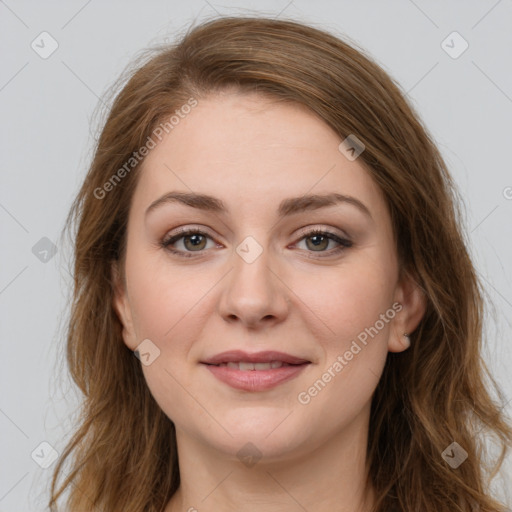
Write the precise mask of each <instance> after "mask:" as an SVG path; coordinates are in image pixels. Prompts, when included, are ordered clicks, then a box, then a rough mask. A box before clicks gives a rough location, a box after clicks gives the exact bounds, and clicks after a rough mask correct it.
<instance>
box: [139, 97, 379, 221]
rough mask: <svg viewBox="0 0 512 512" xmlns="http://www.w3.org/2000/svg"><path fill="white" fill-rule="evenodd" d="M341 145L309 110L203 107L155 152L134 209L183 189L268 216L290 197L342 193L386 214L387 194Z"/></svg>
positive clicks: (260, 100)
mask: <svg viewBox="0 0 512 512" xmlns="http://www.w3.org/2000/svg"><path fill="white" fill-rule="evenodd" d="M341 141H342V139H341V138H340V137H339V136H338V135H337V134H336V133H335V132H334V131H333V130H332V129H331V128H330V127H329V126H328V125H327V124H326V123H325V122H324V121H323V120H322V119H320V118H319V117H318V116H317V115H316V114H314V113H313V112H312V111H310V110H308V109H307V108H306V107H304V106H302V105H297V104H293V103H282V102H281V103H279V102H277V101H275V100H273V99H271V98H270V99H269V98H268V97H265V96H262V95H259V94H256V93H249V94H247V93H219V94H215V95H211V96H208V97H206V98H204V99H200V100H198V104H197V106H196V107H195V108H193V109H192V110H191V111H190V112H189V113H188V114H187V115H186V116H183V117H182V118H180V120H179V123H178V124H176V125H175V126H174V128H173V129H172V130H170V131H169V133H168V134H166V135H164V136H163V138H162V140H161V141H160V142H158V144H157V145H156V147H155V148H154V149H152V150H151V151H150V153H149V154H148V156H147V157H146V159H145V160H144V162H143V165H142V167H141V169H140V172H141V176H140V180H139V183H138V186H137V189H136V192H135V197H134V201H133V207H134V208H139V207H140V208H143V207H147V206H148V205H149V204H150V203H151V202H152V201H154V200H155V199H156V198H157V197H159V196H160V195H162V194H164V193H166V192H169V191H172V190H180V191H184V192H192V191H193V192H197V193H204V194H209V195H214V196H216V197H219V198H220V199H222V201H223V202H224V203H226V204H227V205H229V206H233V209H235V208H236V207H238V213H240V209H241V208H249V207H250V206H251V205H252V206H254V207H255V208H258V206H261V207H262V208H264V209H267V208H268V207H269V205H270V204H272V203H275V205H276V207H277V204H278V203H280V202H281V201H282V199H283V198H287V197H292V196H293V197H295V196H301V195H305V194H325V193H331V192H337V193H340V194H347V195H351V196H356V197H357V198H358V199H360V200H361V201H362V202H364V203H365V204H367V206H368V208H369V209H370V210H371V211H372V215H374V216H376V217H379V216H381V215H385V214H386V211H385V210H386V208H385V204H384V200H383V197H382V194H381V191H380V189H379V188H378V186H377V185H376V184H375V183H374V181H373V180H372V179H371V177H370V175H369V173H368V171H367V170H366V169H365V167H364V166H363V164H362V162H361V161H358V160H357V159H356V160H354V161H350V160H348V159H347V158H346V156H345V155H344V154H343V153H342V152H340V150H339V144H340V142H341Z"/></svg>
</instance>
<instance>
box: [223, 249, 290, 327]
mask: <svg viewBox="0 0 512 512" xmlns="http://www.w3.org/2000/svg"><path fill="white" fill-rule="evenodd" d="M267 255H268V251H267V250H264V251H263V252H262V254H260V256H259V257H258V258H257V259H256V260H254V261H252V262H248V261H245V260H244V259H243V258H242V257H240V256H239V254H238V253H236V252H234V253H233V268H232V270H231V271H230V272H229V274H228V275H227V276H226V278H225V279H224V280H223V281H222V282H223V290H222V295H221V298H220V300H219V305H218V311H219V314H220V315H221V317H222V318H223V319H224V320H225V321H226V322H229V323H239V324H241V325H243V326H244V327H246V328H248V329H251V330H257V329H265V328H268V327H270V326H272V325H276V324H278V323H280V322H282V321H283V320H284V319H285V318H286V316H287V314H288V310H289V304H290V299H289V298H288V294H289V293H291V292H290V290H289V289H288V287H287V286H286V284H285V282H284V280H283V278H282V277H281V276H280V275H279V271H278V269H277V268H271V267H270V265H269V258H268V257H267ZM273 266H274V267H277V266H276V265H273Z"/></svg>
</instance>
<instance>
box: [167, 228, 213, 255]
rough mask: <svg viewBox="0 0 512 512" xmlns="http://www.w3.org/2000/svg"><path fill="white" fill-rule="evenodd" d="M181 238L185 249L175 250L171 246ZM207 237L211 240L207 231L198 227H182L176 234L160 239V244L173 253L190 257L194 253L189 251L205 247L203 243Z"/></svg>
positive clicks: (200, 249) (198, 250) (199, 250)
mask: <svg viewBox="0 0 512 512" xmlns="http://www.w3.org/2000/svg"><path fill="white" fill-rule="evenodd" d="M181 239H183V246H184V247H185V251H183V250H176V249H174V248H172V247H171V246H173V245H174V244H175V243H176V242H178V241H179V240H181ZM207 239H210V240H212V238H211V237H210V236H209V235H208V233H205V232H204V231H202V230H200V229H184V230H182V231H180V232H179V233H178V234H175V235H173V236H171V237H168V238H164V240H162V243H161V245H162V247H164V248H165V249H167V250H168V251H170V252H172V253H173V254H176V255H178V256H182V257H184V258H191V257H194V254H191V253H194V252H201V251H202V250H203V249H205V248H206V247H205V245H206V240H207ZM187 252H188V254H187Z"/></svg>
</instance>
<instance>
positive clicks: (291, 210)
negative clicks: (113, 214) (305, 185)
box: [145, 192, 373, 220]
mask: <svg viewBox="0 0 512 512" xmlns="http://www.w3.org/2000/svg"><path fill="white" fill-rule="evenodd" d="M168 203H181V204H184V205H186V206H190V207H192V208H197V209H199V210H203V211H207V212H212V213H229V209H228V208H227V207H226V205H225V204H224V202H223V201H222V200H221V199H218V198H216V197H213V196H210V195H207V194H197V193H194V192H169V193H167V194H164V195H163V196H162V197H160V198H158V199H157V200H155V201H153V202H152V203H151V204H150V205H149V206H148V208H147V209H146V213H145V215H147V214H148V213H150V212H151V211H153V210H155V209H157V208H158V207H160V206H162V205H164V204H168ZM343 203H346V204H350V205H352V206H355V207H356V208H358V209H359V210H360V211H361V212H362V213H364V214H365V215H366V216H367V217H369V218H370V219H371V220H373V217H372V215H371V213H370V210H369V209H368V208H367V207H366V205H365V204H364V203H362V202H361V201H359V199H356V198H355V197H352V196H347V195H343V194H337V193H334V192H333V193H331V194H326V195H317V194H313V195H305V196H301V197H290V198H287V199H283V201H281V203H280V204H279V208H278V210H277V214H278V217H279V218H283V217H286V216H289V215H294V214H296V213H301V212H304V211H312V210H318V209H320V208H325V207H328V206H333V205H336V204H343Z"/></svg>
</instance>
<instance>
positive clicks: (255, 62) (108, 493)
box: [49, 17, 512, 512]
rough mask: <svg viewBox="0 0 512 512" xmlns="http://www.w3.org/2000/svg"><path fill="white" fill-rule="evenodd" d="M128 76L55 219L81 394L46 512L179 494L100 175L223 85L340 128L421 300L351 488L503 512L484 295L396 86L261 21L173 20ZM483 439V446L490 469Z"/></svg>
mask: <svg viewBox="0 0 512 512" xmlns="http://www.w3.org/2000/svg"><path fill="white" fill-rule="evenodd" d="M127 72H128V75H127V79H126V83H124V84H123V86H122V89H121V91H120V92H119V93H118V94H117V96H115V99H114V100H113V102H112V105H111V107H110V108H109V111H108V115H107V116H106V121H105V123H104V125H103V129H102V131H101V134H100V137H99V139H98V140H97V142H96V146H95V149H94V155H93V159H92V163H91V165H90V168H89V170H88V173H87V175H86V177H85V180H84V182H83V185H82V187H81V189H80V191H79V193H78V194H77V196H76V198H75V200H74V202H73V205H72V208H71V210H70V212H69V216H68V218H67V222H66V228H67V229H68V230H69V232H70V233H71V234H72V237H73V249H74V261H73V264H74V273H73V277H74V288H73V298H72V304H71V312H70V318H69V324H68V325H67V327H66V329H67V333H66V337H67V340H66V343H67V345H66V359H67V363H68V366H69V371H70V373H71V376H72V378H73V380H74V382H75V383H76V385H77V386H78V388H79V389H80V391H81V393H82V394H83V402H82V407H81V414H80V418H79V422H78V425H77V426H76V430H75V431H74V433H73V436H72V437H71V439H70V440H69V442H68V444H67V446H66V448H65V450H64V452H63V454H62V457H61V458H60V459H59V461H58V463H57V465H56V468H55V471H54V474H53V480H52V486H51V497H50V501H49V506H50V509H51V510H52V511H56V510H58V507H57V502H58V501H59V500H60V499H61V498H63V497H64V493H65V492H66V493H67V494H68V496H66V504H67V507H68V508H69V510H71V511H78V510H91V509H94V510H97V511H102V512H115V511H119V510H122V511H123V512H162V510H163V509H164V508H165V506H166V504H167V502H168V501H169V499H170V498H171V497H172V495H173V494H174V492H175V491H176V490H177V488H178V487H179V484H180V475H179V466H178V456H177V447H176V437H175V429H174V425H173V423H172V421H171V420H170V419H169V418H167V417H166V415H165V414H164V413H163V412H162V410H161V409H160V407H159V406H158V405H157V403H156V402H155V400H154V399H153V397H152V395H151V393H150V391H149V389H148V387H147V385H146V383H145V380H144V376H143V373H142V371H141V366H140V362H139V361H138V360H137V358H135V357H134V356H133V353H132V352H131V351H130V350H129V349H128V348H127V347H126V346H125V345H124V343H123V341H122V336H121V323H120V321H119V319H118V317H117V315H116V313H115V310H114V307H113V293H114V288H113V285H114V283H113V280H112V272H111V270H112V264H113V262H114V263H115V262H119V263H120V264H121V267H122V263H123V261H124V260H123V258H124V254H125V249H126V246H125V238H126V226H127V219H128V212H129V208H130V202H131V197H132V195H133V192H134V189H135V187H136V185H137V176H138V175H139V174H140V167H141V166H140V165H137V166H135V167H134V169H133V170H131V169H130V170H129V171H127V172H125V173H121V174H122V179H119V180H117V179H116V180H115V182H114V181H113V177H114V175H116V173H117V176H118V177H119V170H120V169H121V168H123V165H126V162H127V161H129V159H130V158H131V157H132V156H133V154H134V152H136V151H137V150H138V149H139V148H141V147H142V146H144V144H146V142H147V140H148V137H150V136H151V134H152V133H153V130H154V129H155V127H157V126H158V125H159V123H162V122H163V121H165V120H167V119H168V118H169V116H170V115H172V114H173V113H174V112H175V111H176V109H178V108H180V106H182V105H184V104H186V103H187V101H189V100H190V98H191V97H192V98H195V99H196V100H197V101H200V100H201V98H203V97H206V96H207V95H209V94H211V93H215V92H216V91H221V90H225V89H227V88H235V89H236V90H237V91H242V92H244V91H251V92H255V91H256V92H259V93H261V94H264V95H267V96H269V97H271V98H273V99H275V100H277V101H284V102H292V103H294V104H301V105H304V106H306V107H307V108H308V109H310V111H313V112H315V113H316V114H317V115H318V116H319V117H320V118H321V119H323V120H324V122H325V123H326V124H327V125H329V126H330V127H331V128H332V129H333V130H334V131H335V132H336V133H337V134H338V135H339V136H340V137H341V138H345V137H347V136H348V135H349V134H356V136H357V137H358V138H359V139H360V140H361V141H362V142H363V143H364V145H365V151H364V152H363V153H362V154H361V155H360V157H359V160H358V161H359V162H362V164H363V165H364V166H365V168H366V169H367V171H368V173H369V174H370V176H371V177H372V178H373V180H374V181H375V182H376V184H377V185H378V186H379V187H380V188H381V190H382V191H383V193H384V196H385V199H386V202H387V206H388V208H389V212H390V215H391V219H392V224H393V228H394V235H395V241H396V251H397V255H398V261H399V265H400V271H401V272H406V273H408V274H409V275H410V276H412V277H413V278H414V280H415V281H416V283H417V285H418V286H419V287H421V289H422V290H423V292H424V294H425V297H426V303H427V306H426V311H425V314H424V316H423V318H422V320H421V322H420V324H419V326H418V328H417V329H416V331H415V332H414V333H412V334H411V342H412V345H411V347H410V349H409V350H407V351H406V352H404V353H400V354H398V353H396V354H395V353H389V354H388V358H387V361H386V365H385V368H384V372H383V375H382V377H381V380H380V382H379V383H378V385H377V389H376V391H375V393H374V396H373V398H372V404H371V418H370V428H369V436H368V450H367V464H368V467H369V474H368V482H367V483H368V484H370V483H371V485H372V486H373V488H374V489H375V491H376V502H375V507H374V511H375V512H384V511H389V510H398V511H404V512H406V511H407V512H411V511H419V510H429V511H432V510H435V511H436V512H462V511H476V510H478V511H481V512H504V511H505V507H504V506H503V505H502V504H500V503H499V502H498V500H497V499H496V498H494V497H493V496H492V493H491V490H490V486H491V481H492V479H493V478H494V476H495V475H496V474H497V472H498V470H499V468H500V467H501V465H502V463H503V461H504V459H505V456H506V453H507V450H508V449H509V448H510V445H511V442H512V426H511V425H510V423H509V422H508V419H507V418H506V417H505V416H504V415H503V412H502V410H501V408H500V406H499V404H498V403H497V401H495V399H493V398H492V396H491V393H490V389H491V387H494V389H495V390H497V391H498V394H499V396H500V398H501V397H502V394H501V392H500V390H499V387H498V386H497V384H496V382H495V381H494V380H493V378H492V376H491V375H490V373H489V371H488V369H487V367H486V365H485V363H484V360H483V355H482V342H483V314H484V300H483V295H484V288H483V286H482V284H481V283H480V281H479V279H478V277H477V274H476V271H475V268H474V266H473V263H472V261H471V259H470V256H469V253H468V249H467V247H468V242H467V240H466V236H465V234H464V230H463V227H462V226H463V224H462V220H461V212H460V206H459V202H460V201H461V199H460V197H459V195H458V192H457V189H456V187H455V185H454V182H453V180H452V178H451V177H450V175H449V172H448V170H447V167H446V164H445V163H444V161H443V159H442V157H441V155H440V153H439V151H438V149H437V148H436V145H435V143H434V142H433V139H432V137H431V136H430V135H429V134H428V131H427V129H426V128H425V127H424V126H423V124H422V123H421V121H420V120H419V116H418V115H417V114H416V112H415V111H414V108H413V107H412V106H411V105H410V104H409V102H408V100H407V99H406V95H405V94H404V93H403V92H402V91H401V88H400V87H399V86H398V85H397V84H396V83H395V82H394V81H393V79H392V78H390V77H389V76H388V75H387V74H386V72H385V71H384V70H383V69H381V68H380V67H379V66H378V65H377V64H376V63H374V62H373V60H372V59H371V58H370V57H369V56H367V55H365V52H364V50H362V49H360V48H357V47H356V45H355V44H353V43H351V44H349V43H347V42H345V41H343V40H341V39H340V38H339V37H337V36H334V35H333V34H330V33H328V32H327V31H325V30H322V29H319V28H315V27H313V26H311V25H305V24H303V23H300V22H297V21H293V20H276V19H267V18H261V17H222V18H216V19H213V20H208V21H206V22H203V23H201V24H199V25H197V26H194V27H190V28H189V29H188V30H187V31H186V32H185V33H184V34H183V35H182V36H181V37H180V39H179V41H177V42H175V43H173V44H165V45H160V46H157V47H154V48H152V49H150V50H149V52H147V53H144V55H143V58H142V62H139V63H137V66H136V68H135V69H134V70H129V71H127ZM124 168H125V170H127V169H126V167H124ZM107 182H109V183H110V186H107V185H106V183H107ZM107 188H108V190H109V191H108V193H103V192H101V191H102V190H103V191H104V190H106V189H107ZM483 430H485V436H486V437H485V438H484V437H483V436H482V433H481V431H483ZM491 437H492V439H493V440H495V441H496V442H497V443H498V444H499V447H500V452H499V455H498V456H497V457H496V459H495V460H492V461H491V460H487V458H488V457H486V455H487V452H486V449H485V448H486V446H485V441H486V438H487V439H489V438H491ZM454 441H455V442H457V443H458V444H459V445H460V446H461V447H463V449H464V450H465V451H466V452H467V454H468V458H467V459H466V460H465V461H464V462H463V463H462V464H461V465H460V466H459V467H457V468H455V469H453V468H452V467H451V466H450V465H449V464H447V462H445V460H444V459H443V457H442V452H443V451H444V450H445V449H446V448H447V447H448V446H449V445H450V444H451V443H453V442H454ZM66 462H67V464H68V466H69V470H65V463H66ZM61 477H62V479H63V481H62V482H59V480H61Z"/></svg>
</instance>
